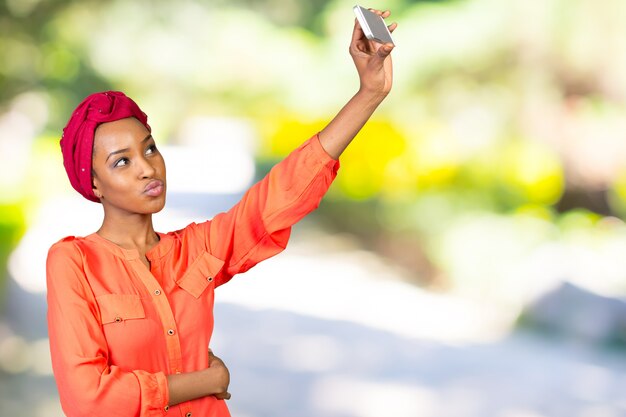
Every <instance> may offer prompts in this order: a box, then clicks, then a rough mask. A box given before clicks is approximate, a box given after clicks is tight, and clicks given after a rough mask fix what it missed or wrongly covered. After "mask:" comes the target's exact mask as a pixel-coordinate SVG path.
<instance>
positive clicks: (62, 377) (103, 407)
mask: <svg viewBox="0 0 626 417" xmlns="http://www.w3.org/2000/svg"><path fill="white" fill-rule="evenodd" d="M83 261H84V259H83V256H82V254H81V252H80V250H79V249H78V248H77V246H76V245H75V244H74V243H73V242H72V241H71V238H70V239H65V240H63V241H61V242H58V243H56V244H55V245H53V246H52V248H51V249H50V251H49V253H48V260H47V264H46V273H47V284H48V295H47V297H48V331H49V337H50V352H51V357H52V367H53V370H54V374H55V378H56V381H57V387H58V390H59V396H60V399H61V406H62V408H63V411H64V412H65V414H66V415H67V416H68V417H74V416H81V417H82V416H108V417H117V416H119V417H122V416H129V417H130V416H162V415H164V407H165V406H166V405H167V403H168V401H169V398H168V395H169V394H168V389H167V379H166V376H165V374H164V373H162V372H158V373H155V374H151V373H147V372H144V371H140V370H137V371H124V370H122V369H120V368H119V367H117V366H114V365H111V364H109V360H108V350H107V343H106V340H105V338H104V334H103V331H102V328H101V326H100V322H99V310H98V307H97V304H96V300H95V297H94V295H93V293H92V291H91V289H90V287H89V285H88V283H87V281H86V278H85V273H84V269H83V268H84V267H83V265H84V263H83Z"/></svg>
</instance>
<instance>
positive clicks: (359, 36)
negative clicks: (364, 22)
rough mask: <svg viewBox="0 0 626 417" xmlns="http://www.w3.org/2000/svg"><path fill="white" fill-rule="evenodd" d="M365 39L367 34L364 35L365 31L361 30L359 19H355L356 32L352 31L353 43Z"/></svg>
mask: <svg viewBox="0 0 626 417" xmlns="http://www.w3.org/2000/svg"><path fill="white" fill-rule="evenodd" d="M364 37H365V34H364V33H363V29H362V28H361V25H360V24H359V21H358V20H357V19H354V30H353V31H352V41H353V42H355V41H359V40H361V39H363V38H364Z"/></svg>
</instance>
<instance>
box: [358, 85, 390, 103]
mask: <svg viewBox="0 0 626 417" xmlns="http://www.w3.org/2000/svg"><path fill="white" fill-rule="evenodd" d="M388 94H389V92H388V91H387V92H385V91H382V90H379V89H374V88H369V87H367V86H364V85H361V86H360V87H359V90H358V91H357V93H356V96H357V97H361V98H363V99H365V100H367V101H369V102H372V103H376V104H380V103H381V102H382V101H383V100H384V99H385V97H387V95H388Z"/></svg>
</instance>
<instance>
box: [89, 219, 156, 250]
mask: <svg viewBox="0 0 626 417" xmlns="http://www.w3.org/2000/svg"><path fill="white" fill-rule="evenodd" d="M97 233H98V234H99V235H100V236H102V237H103V238H105V239H107V240H110V241H111V242H113V243H115V244H117V245H119V246H121V247H123V248H124V249H137V250H139V251H140V252H141V253H145V252H146V251H147V250H148V249H149V248H151V247H152V246H154V245H156V243H157V242H158V241H159V238H158V235H157V234H156V232H155V231H154V227H153V226H152V215H151V214H133V215H130V216H124V217H118V216H112V215H110V214H109V215H108V214H107V213H106V212H105V215H104V220H103V222H102V226H101V227H100V229H98V231H97Z"/></svg>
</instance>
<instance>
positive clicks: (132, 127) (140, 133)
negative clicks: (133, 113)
mask: <svg viewBox="0 0 626 417" xmlns="http://www.w3.org/2000/svg"><path fill="white" fill-rule="evenodd" d="M149 134H150V132H149V131H148V129H146V127H145V126H144V125H143V124H141V122H140V121H139V120H137V119H135V118H134V117H128V118H126V119H120V120H116V121H114V122H107V123H103V124H101V125H99V126H98V128H97V129H96V132H95V134H94V141H93V146H94V151H95V150H97V149H103V150H105V151H114V150H117V149H119V148H126V147H129V146H132V145H133V144H134V143H139V142H141V141H142V140H144V139H145V138H146V136H147V135H149Z"/></svg>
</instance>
